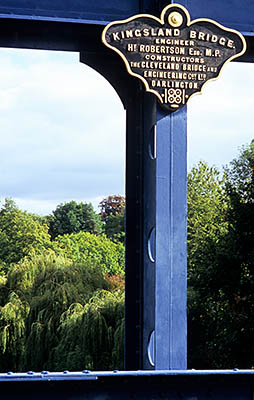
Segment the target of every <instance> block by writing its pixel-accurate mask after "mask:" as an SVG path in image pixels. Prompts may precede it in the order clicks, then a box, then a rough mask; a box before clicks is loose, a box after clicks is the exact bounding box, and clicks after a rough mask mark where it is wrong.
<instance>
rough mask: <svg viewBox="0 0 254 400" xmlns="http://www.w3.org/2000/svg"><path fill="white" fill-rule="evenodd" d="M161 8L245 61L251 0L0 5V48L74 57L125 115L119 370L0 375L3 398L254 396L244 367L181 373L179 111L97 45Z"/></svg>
mask: <svg viewBox="0 0 254 400" xmlns="http://www.w3.org/2000/svg"><path fill="white" fill-rule="evenodd" d="M170 3H176V4H180V5H182V6H184V7H186V8H187V9H188V11H189V13H190V16H191V19H196V18H210V19H213V20H215V21H217V22H218V23H221V24H222V25H224V26H226V27H229V28H232V29H236V30H238V31H240V32H241V33H242V34H243V35H244V37H245V39H246V42H247V51H246V52H245V54H244V55H243V56H241V58H240V59H239V60H238V61H245V62H254V2H253V0H242V1H239V0H223V2H222V1H221V0H213V1H210V0H178V1H171V2H170V1H169V0H167V1H165V0H108V1H107V2H105V1H102V0H95V1H93V2H92V1H90V0H82V1H81V0H0V46H1V47H8V48H27V49H45V50H60V51H74V52H79V53H80V62H82V63H84V64H87V65H88V66H90V67H92V68H93V69H95V70H96V71H98V72H99V73H100V74H102V75H103V76H104V77H105V78H106V79H107V80H108V81H109V82H110V83H111V85H112V86H113V87H114V88H115V90H116V92H117V93H118V95H119V97H120V99H121V101H122V103H123V106H124V108H125V109H126V312H125V316H126V327H125V371H122V372H118V371H114V372H89V371H82V372H79V373H70V372H68V371H64V372H61V373H53V372H47V371H43V372H40V373H38V372H32V371H29V372H28V373H26V374H24V373H20V374H16V373H15V374H14V373H8V372H7V373H6V374H0V395H1V397H2V398H3V399H17V398H19V399H27V400H28V399H33V398H35V397H36V398H37V399H42V398H45V397H47V398H48V399H51V398H52V399H53V398H54V399H58V398H59V399H60V398H61V399H73V400H76V399H110V398H112V399H115V398H123V399H127V398H128V399H129V398H131V399H143V398H146V399H178V398H179V399H212V398H216V399H217V398H218V399H222V398H223V399H229V398H230V399H253V398H254V379H253V378H254V375H253V372H254V371H249V370H248V371H247V370H246V371H243V370H241V371H238V370H231V371H219V370H218V371H193V370H187V322H186V297H187V296H186V291H187V288H186V286H187V246H186V242H187V240H186V239H187V238H186V232H187V229H186V224H187V205H186V204H187V200H186V197H187V165H186V164H187V162H186V159H187V157H186V156H187V107H184V108H182V109H180V110H179V111H176V112H174V113H168V112H166V111H164V110H163V109H162V108H161V107H160V106H159V105H158V103H157V101H156V97H155V96H154V95H153V94H152V93H147V92H145V89H144V85H143V84H142V82H140V80H138V79H136V78H135V77H133V76H131V75H129V74H128V72H127V70H126V67H125V65H124V63H123V60H122V59H121V58H120V57H118V55H117V54H115V53H114V52H112V51H110V50H109V49H108V48H106V46H104V45H103V43H102V41H101V35H102V31H103V29H104V27H105V26H106V25H107V24H108V23H110V22H112V21H116V20H122V19H126V18H129V17H131V16H133V15H136V14H144V13H145V14H151V15H154V16H157V17H159V16H160V13H161V11H162V9H163V8H164V7H165V6H167V5H168V4H170ZM2 78H3V79H4V77H2ZM99 113H100V110H99V109H98V115H99ZM113 117H114V110H112V118H113ZM105 134H107V133H106V132H105Z"/></svg>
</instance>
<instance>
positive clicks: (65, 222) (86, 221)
mask: <svg viewBox="0 0 254 400" xmlns="http://www.w3.org/2000/svg"><path fill="white" fill-rule="evenodd" d="M48 221H49V233H50V235H51V237H52V239H54V238H56V237H57V236H58V235H65V234H71V233H78V232H90V233H95V234H100V233H101V232H102V223H101V220H100V216H99V215H98V214H96V213H95V211H94V209H93V206H92V204H91V203H89V204H87V203H82V202H81V203H76V202H75V201H74V200H72V201H70V202H68V203H64V204H60V205H58V206H57V208H56V209H55V210H54V211H53V215H51V216H49V217H48Z"/></svg>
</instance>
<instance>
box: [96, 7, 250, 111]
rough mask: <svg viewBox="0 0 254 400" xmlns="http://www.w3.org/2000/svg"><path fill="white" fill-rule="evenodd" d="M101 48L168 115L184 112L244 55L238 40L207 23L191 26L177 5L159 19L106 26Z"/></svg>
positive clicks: (196, 22) (226, 30)
mask: <svg viewBox="0 0 254 400" xmlns="http://www.w3.org/2000/svg"><path fill="white" fill-rule="evenodd" d="M102 40H103V42H104V44H105V45H106V46H107V47H109V48H110V49H112V50H114V51H116V52H117V53H118V54H119V55H120V56H121V57H122V59H123V60H124V62H125V64H126V67H127V70H128V72H129V73H130V74H131V75H133V76H135V77H137V78H139V79H141V80H142V82H143V83H144V85H145V88H146V90H147V91H149V92H152V93H154V94H155V95H156V96H157V98H158V100H159V102H160V104H161V106H162V107H163V108H164V109H166V110H167V111H169V112H172V111H175V110H178V109H179V108H180V107H183V106H185V104H186V103H187V101H188V100H189V99H190V97H191V96H192V95H193V94H196V93H200V92H201V90H202V88H203V86H204V84H205V83H206V82H207V81H209V80H212V79H216V78H218V77H219V75H220V72H221V70H222V67H223V66H224V65H225V64H226V63H227V62H229V61H231V60H233V59H234V58H236V57H239V56H241V55H242V54H243V53H244V52H245V50H246V42H245V39H244V37H243V36H242V35H241V34H240V33H239V32H237V31H235V30H233V29H229V28H225V27H224V26H222V25H220V24H218V23H217V22H215V21H212V20H210V19H205V18H202V19H201V18H200V19H196V20H193V21H191V20H190V15H189V13H188V11H187V10H186V9H185V8H184V7H183V6H180V5H176V4H171V5H169V6H167V7H165V8H164V10H163V11H162V13H161V18H160V19H159V18H157V17H154V16H152V15H149V14H139V15H135V16H133V17H131V18H128V19H125V20H122V21H115V22H112V23H110V24H109V25H107V26H106V27H105V29H104V31H103V34H102Z"/></svg>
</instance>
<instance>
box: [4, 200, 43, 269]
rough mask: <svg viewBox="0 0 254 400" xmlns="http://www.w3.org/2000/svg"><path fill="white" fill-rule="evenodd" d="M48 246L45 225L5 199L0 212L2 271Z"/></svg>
mask: <svg viewBox="0 0 254 400" xmlns="http://www.w3.org/2000/svg"><path fill="white" fill-rule="evenodd" d="M50 246H51V244H50V236H49V235H48V227H47V225H41V224H40V223H39V222H38V221H35V220H34V218H33V217H32V216H31V215H30V214H28V213H26V212H23V211H21V210H19V209H18V208H17V206H16V205H15V203H14V202H13V201H12V200H9V199H6V200H5V204H4V205H3V207H2V209H1V210H0V262H1V264H2V265H3V266H5V268H4V269H5V270H7V269H8V266H9V265H10V264H11V263H16V262H18V261H19V260H21V259H22V258H23V257H25V256H27V255H29V254H30V253H31V252H36V253H40V252H41V251H43V250H44V249H45V248H49V247H50Z"/></svg>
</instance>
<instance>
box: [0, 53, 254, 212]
mask: <svg viewBox="0 0 254 400" xmlns="http://www.w3.org/2000/svg"><path fill="white" fill-rule="evenodd" d="M0 76H1V79H0V143H1V145H0V188H1V191H0V198H1V199H4V198H5V197H11V198H13V199H14V200H15V201H16V203H17V204H18V206H19V207H20V208H22V209H26V210H28V211H30V212H35V213H39V214H41V215H45V214H48V213H50V212H51V211H52V210H53V209H55V207H56V206H57V205H58V204H60V203H63V202H66V201H70V200H76V201H86V202H92V203H93V204H94V206H96V205H97V204H98V202H99V201H100V199H102V198H103V197H105V196H107V195H109V194H124V162H125V154H124V153H125V149H124V142H125V112H124V110H123V107H122V105H121V102H120V100H119V98H118V96H117V94H116V93H115V91H114V90H113V89H112V87H111V86H110V85H109V84H108V83H107V81H106V80H105V79H104V78H102V77H101V76H100V75H99V74H97V73H96V72H95V71H93V70H92V69H90V68H88V67H86V66H85V65H84V64H80V63H79V57H78V54H76V53H75V54H74V53H58V52H46V51H35V50H34V51H30V50H9V49H0ZM253 91H254V66H253V65H252V64H249V65H247V64H240V63H230V64H229V65H227V66H226V67H225V69H224V71H223V74H222V77H221V78H220V79H219V80H218V81H216V82H211V83H208V84H207V86H206V87H205V89H204V92H203V94H202V95H200V96H194V97H193V98H192V99H191V101H190V103H189V116H188V120H189V129H188V147H189V151H188V165H189V168H191V166H192V165H193V164H195V163H197V162H198V161H199V160H200V159H202V160H206V161H207V162H208V163H209V164H214V165H216V166H218V167H219V168H221V166H222V165H225V164H227V163H228V162H230V160H232V158H234V157H236V156H237V154H238V149H239V147H240V146H241V145H242V144H246V143H249V142H250V140H251V139H252V137H253V136H254V135H253V133H254V128H253V123H252V114H253V109H254V107H253V105H254V100H253V95H252V93H253ZM112 110H114V111H112Z"/></svg>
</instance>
